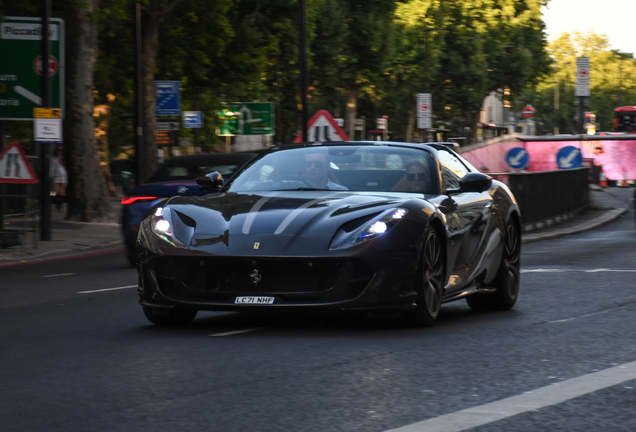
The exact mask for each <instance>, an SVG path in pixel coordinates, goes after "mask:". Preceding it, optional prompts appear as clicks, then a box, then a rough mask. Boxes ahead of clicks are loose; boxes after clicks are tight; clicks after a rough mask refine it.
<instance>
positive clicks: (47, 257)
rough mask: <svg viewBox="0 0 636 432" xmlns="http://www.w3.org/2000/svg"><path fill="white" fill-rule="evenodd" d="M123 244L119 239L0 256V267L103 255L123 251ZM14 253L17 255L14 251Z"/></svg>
mask: <svg viewBox="0 0 636 432" xmlns="http://www.w3.org/2000/svg"><path fill="white" fill-rule="evenodd" d="M124 250H125V247H124V246H121V240H117V241H112V242H109V243H105V244H103V245H99V246H88V247H85V248H79V249H55V250H50V251H47V252H42V253H41V254H38V255H34V256H29V257H25V256H24V255H21V256H19V257H16V258H10V257H9V258H2V257H0V268H2V267H11V266H17V265H24V264H35V263H41V262H48V261H59V260H62V259H71V258H77V257H80V256H81V257H86V256H94V255H103V254H107V253H116V252H123V251H124ZM16 255H18V254H17V253H16Z"/></svg>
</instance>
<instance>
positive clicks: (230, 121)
mask: <svg viewBox="0 0 636 432" xmlns="http://www.w3.org/2000/svg"><path fill="white" fill-rule="evenodd" d="M217 114H218V116H219V119H220V120H221V121H222V122H223V125H222V126H221V127H220V128H218V130H217V135H218V136H234V135H273V134H274V104H273V103H271V102H231V103H223V104H221V109H220V110H219V111H218V113H217Z"/></svg>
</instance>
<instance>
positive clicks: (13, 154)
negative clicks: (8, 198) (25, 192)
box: [0, 143, 38, 184]
mask: <svg viewBox="0 0 636 432" xmlns="http://www.w3.org/2000/svg"><path fill="white" fill-rule="evenodd" d="M37 182H38V178H37V176H36V175H35V172H34V171H33V168H32V167H31V164H30V163H29V159H27V157H26V154H24V150H22V147H20V144H18V143H13V144H11V145H10V146H9V147H7V148H6V149H4V151H3V152H2V153H0V183H22V184H33V183H37Z"/></svg>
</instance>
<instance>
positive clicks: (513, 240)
mask: <svg viewBox="0 0 636 432" xmlns="http://www.w3.org/2000/svg"><path fill="white" fill-rule="evenodd" d="M520 256H521V235H520V234H519V228H518V226H517V224H516V223H515V222H514V221H512V220H508V221H507V222H506V225H505V232H504V250H503V255H502V257H501V264H500V265H499V270H498V271H497V277H495V280H494V281H493V283H492V287H493V288H495V289H496V291H495V292H494V293H491V294H475V295H472V296H469V297H466V302H467V303H468V306H469V307H470V308H471V309H473V310H494V309H498V310H505V309H510V308H512V307H513V306H514V305H515V303H516V302H517V297H519V273H520V272H519V257H520Z"/></svg>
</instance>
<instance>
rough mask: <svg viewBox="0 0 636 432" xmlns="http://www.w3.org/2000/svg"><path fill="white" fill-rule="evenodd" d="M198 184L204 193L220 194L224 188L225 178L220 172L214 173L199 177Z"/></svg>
mask: <svg viewBox="0 0 636 432" xmlns="http://www.w3.org/2000/svg"><path fill="white" fill-rule="evenodd" d="M197 184H198V185H199V189H201V190H202V191H213V192H218V191H219V190H221V186H223V176H222V175H221V174H220V173H219V172H218V171H214V172H211V173H208V174H206V175H204V176H201V177H197Z"/></svg>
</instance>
